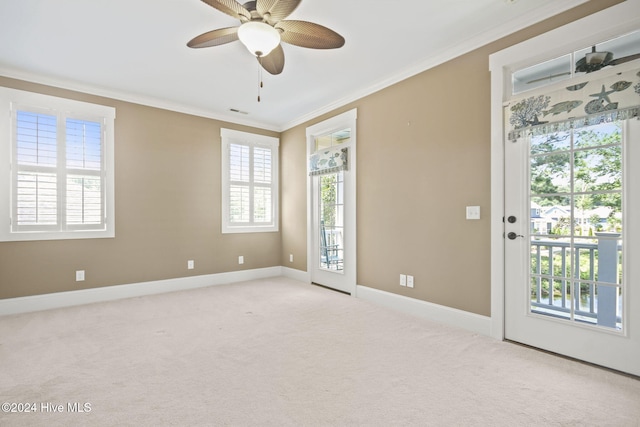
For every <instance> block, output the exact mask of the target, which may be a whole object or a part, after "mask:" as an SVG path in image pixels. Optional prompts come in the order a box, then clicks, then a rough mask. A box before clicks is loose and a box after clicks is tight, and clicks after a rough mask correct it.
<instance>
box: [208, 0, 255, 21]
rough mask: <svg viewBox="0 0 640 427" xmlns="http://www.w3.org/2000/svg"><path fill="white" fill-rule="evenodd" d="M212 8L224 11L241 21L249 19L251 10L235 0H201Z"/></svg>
mask: <svg viewBox="0 0 640 427" xmlns="http://www.w3.org/2000/svg"><path fill="white" fill-rule="evenodd" d="M202 1H203V2H205V3H206V4H208V5H209V6H211V7H212V8H214V9H217V10H219V11H220V12H222V13H226V14H227V15H229V16H232V17H234V18H236V19H239V20H241V21H242V22H246V21H250V20H251V12H249V11H248V10H247V9H246V8H245V7H244V6H243V5H241V4H240V3H238V2H237V1H236V0H202Z"/></svg>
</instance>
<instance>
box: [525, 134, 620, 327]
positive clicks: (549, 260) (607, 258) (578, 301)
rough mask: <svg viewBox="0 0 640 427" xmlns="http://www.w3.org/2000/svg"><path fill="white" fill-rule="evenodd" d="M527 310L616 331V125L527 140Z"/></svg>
mask: <svg viewBox="0 0 640 427" xmlns="http://www.w3.org/2000/svg"><path fill="white" fill-rule="evenodd" d="M529 163H530V185H529V186H530V192H529V194H530V197H529V201H530V206H531V210H530V224H531V232H530V240H531V256H530V262H529V264H530V268H529V270H530V280H529V286H530V295H531V306H530V312H531V313H535V314H540V315H544V316H553V317H556V318H559V319H565V320H568V321H571V322H579V323H581V324H586V325H598V326H600V327H605V328H611V329H614V330H622V329H623V316H622V314H623V307H624V303H623V291H622V269H623V263H622V260H623V256H622V231H623V230H622V223H623V212H622V176H623V174H622V124H621V122H616V123H604V124H599V125H596V126H590V127H586V128H581V129H579V130H574V131H572V132H562V133H553V134H548V135H542V136H537V137H533V138H532V139H531V143H530V149H529Z"/></svg>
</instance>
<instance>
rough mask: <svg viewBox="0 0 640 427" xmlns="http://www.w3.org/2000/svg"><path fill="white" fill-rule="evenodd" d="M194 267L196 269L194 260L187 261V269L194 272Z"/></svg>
mask: <svg viewBox="0 0 640 427" xmlns="http://www.w3.org/2000/svg"><path fill="white" fill-rule="evenodd" d="M194 267H195V264H194V262H193V260H192V259H190V260H189V261H187V269H189V270H193V269H194Z"/></svg>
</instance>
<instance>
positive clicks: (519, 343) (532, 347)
mask: <svg viewBox="0 0 640 427" xmlns="http://www.w3.org/2000/svg"><path fill="white" fill-rule="evenodd" d="M503 341H505V342H508V343H510V344H515V345H519V346H520V347H525V348H529V349H531V350H536V351H539V352H542V353H546V354H549V355H551V356H556V357H560V358H562V359H566V360H571V361H573V362H578V363H580V364H582V365H587V366H591V367H594V368H598V369H601V370H603V371H608V372H611V373H614V374H618V375H622V376H624V377H627V378H631V379H634V380H636V381H640V376H638V375H634V374H630V373H628V372H624V371H619V370H617V369H613V368H608V367H606V366H602V365H598V364H596V363H591V362H586V361H584V360H580V359H576V358H575V357H571V356H566V355H564V354H560V353H556V352H553V351H550V350H545V349H543V348H538V347H534V346H532V345H529V344H523V343H521V342H518V341H512V340H509V339H506V338H505V339H504V340H503Z"/></svg>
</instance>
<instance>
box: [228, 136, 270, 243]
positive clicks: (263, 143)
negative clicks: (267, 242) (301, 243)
mask: <svg viewBox="0 0 640 427" xmlns="http://www.w3.org/2000/svg"><path fill="white" fill-rule="evenodd" d="M221 136H222V232H223V233H252V232H267V231H278V145H279V140H278V139H277V138H272V137H268V136H263V135H255V134H251V133H246V132H239V131H234V130H229V129H222V132H221Z"/></svg>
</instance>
